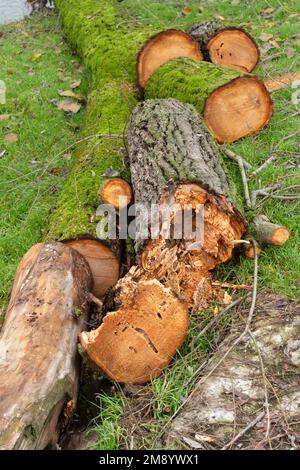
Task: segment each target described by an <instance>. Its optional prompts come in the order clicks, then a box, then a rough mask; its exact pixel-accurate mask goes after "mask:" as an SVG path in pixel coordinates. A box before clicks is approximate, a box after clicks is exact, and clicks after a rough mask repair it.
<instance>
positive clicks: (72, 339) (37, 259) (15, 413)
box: [0, 243, 92, 450]
mask: <svg viewBox="0 0 300 470" xmlns="http://www.w3.org/2000/svg"><path fill="white" fill-rule="evenodd" d="M91 286H92V276H91V272H90V269H89V267H88V265H87V263H86V262H85V260H84V258H83V257H82V256H81V255H79V254H78V253H77V252H76V251H74V250H72V249H71V248H69V247H67V246H65V245H63V244H61V243H48V244H42V243H40V244H38V245H35V246H33V247H32V248H31V249H30V250H29V252H28V253H27V254H26V255H25V256H24V258H23V260H22V262H21V264H20V266H19V268H18V271H17V275H16V278H15V282H14V285H13V288H12V293H11V298H10V302H9V305H8V308H7V312H6V316H5V321H4V324H3V327H2V331H1V335H0V383H1V400H0V449H9V450H11V449H44V448H45V447H46V446H48V445H50V444H53V445H55V444H56V442H57V437H58V432H59V429H58V426H57V424H58V420H59V416H60V413H61V411H62V409H63V407H64V406H65V405H66V403H67V401H68V400H74V406H75V404H76V400H77V388H78V375H79V362H78V359H79V358H78V356H77V336H78V333H79V332H80V331H81V330H82V327H83V325H84V322H85V320H86V318H87V310H88V301H87V296H88V292H89V291H90V289H91Z"/></svg>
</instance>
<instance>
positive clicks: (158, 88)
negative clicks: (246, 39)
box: [145, 59, 272, 143]
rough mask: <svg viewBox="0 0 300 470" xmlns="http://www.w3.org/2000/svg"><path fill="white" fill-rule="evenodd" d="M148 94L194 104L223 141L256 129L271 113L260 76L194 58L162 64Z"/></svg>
mask: <svg viewBox="0 0 300 470" xmlns="http://www.w3.org/2000/svg"><path fill="white" fill-rule="evenodd" d="M145 96H146V98H148V99H149V98H176V99H178V100H180V101H182V102H184V103H190V104H193V105H194V106H195V107H196V109H197V111H198V112H200V113H203V116H204V119H205V122H206V124H207V126H208V128H209V130H210V131H211V133H212V134H213V135H214V136H215V138H216V139H217V140H218V141H219V142H220V143H224V142H226V143H229V142H233V141H235V140H238V139H240V138H241V137H244V136H246V135H249V134H252V133H254V132H257V131H258V130H260V129H262V128H263V127H264V126H265V125H266V124H267V123H268V122H269V120H270V118H271V115H272V101H271V98H270V96H269V93H268V91H267V89H266V87H265V85H264V84H263V82H261V81H260V80H259V79H258V78H255V77H252V76H248V75H244V76H243V75H242V74H241V73H240V72H238V71H237V70H233V69H230V68H227V67H221V66H217V65H214V64H211V63H208V62H204V61H202V62H196V61H193V60H191V59H175V60H172V61H170V62H168V63H167V64H165V65H163V66H161V67H160V68H159V69H158V70H157V71H156V72H154V74H153V75H152V76H151V78H150V79H149V80H148V82H147V85H146V88H145Z"/></svg>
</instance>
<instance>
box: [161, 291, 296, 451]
mask: <svg viewBox="0 0 300 470" xmlns="http://www.w3.org/2000/svg"><path fill="white" fill-rule="evenodd" d="M247 313H248V312H247V310H246V311H245V312H244V315H243V319H244V321H246V319H247ZM244 321H242V322H241V324H240V325H237V326H236V327H234V328H233V329H232V332H231V333H230V334H229V335H228V336H227V338H226V339H225V340H224V341H223V343H222V344H221V345H220V347H219V348H218V350H217V351H216V352H215V354H214V356H213V357H212V359H211V361H210V362H209V364H208V365H207V367H206V368H205V369H204V370H203V371H202V372H201V375H202V377H201V378H200V380H199V382H198V383H197V385H196V387H195V388H194V390H193V392H192V394H191V395H190V398H188V401H187V403H186V404H185V405H184V406H183V408H182V410H181V411H180V412H179V414H178V415H177V417H176V418H175V419H174V420H173V421H172V423H171V426H170V429H169V430H168V433H167V441H168V445H174V444H175V445H176V443H177V445H179V446H180V447H182V444H185V445H186V444H188V446H190V447H194V448H202V449H220V448H223V449H228V448H233V449H239V450H241V449H247V448H248V449H256V448H257V449H270V448H273V449H276V448H280V449H283V448H291V447H292V448H293V447H294V446H295V445H296V443H294V444H293V441H292V439H294V438H293V437H292V436H299V413H300V392H299V364H300V341H299V335H300V315H299V305H298V304H297V303H296V302H292V301H291V300H290V299H288V298H286V297H281V296H279V295H272V294H268V293H264V294H261V295H260V296H259V297H258V301H257V305H256V310H255V320H254V321H253V323H252V325H251V326H250V330H251V331H250V333H251V334H247V335H246V336H244V337H243V339H242V340H241V341H240V342H239V343H238V344H237V345H236V346H235V348H234V349H233V350H230V349H231V346H232V345H233V344H234V342H235V341H236V340H237V338H238V337H239V336H240V334H241V332H243V330H244V328H245V323H244ZM228 352H229V354H228ZM222 358H224V360H222ZM218 364H219V365H218Z"/></svg>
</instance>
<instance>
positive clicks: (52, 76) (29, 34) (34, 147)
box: [0, 14, 85, 309]
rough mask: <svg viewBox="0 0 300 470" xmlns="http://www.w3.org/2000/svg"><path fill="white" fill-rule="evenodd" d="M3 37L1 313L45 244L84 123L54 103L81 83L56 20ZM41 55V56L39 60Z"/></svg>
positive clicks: (9, 29) (43, 19)
mask: <svg viewBox="0 0 300 470" xmlns="http://www.w3.org/2000/svg"><path fill="white" fill-rule="evenodd" d="M1 31H3V32H4V36H3V37H2V38H0V80H3V81H4V82H5V84H6V88H7V92H6V104H5V105H4V104H0V114H1V115H2V114H8V119H5V120H3V121H0V150H5V153H4V155H3V156H2V158H1V159H0V221H1V222H0V309H1V308H3V307H4V306H5V304H6V301H7V297H8V292H9V289H10V287H11V284H12V280H13V277H14V274H15V271H16V267H17V264H18V263H19V261H20V259H21V257H22V256H23V254H24V253H25V252H26V251H27V250H28V249H29V248H30V247H31V246H32V245H33V244H34V243H36V242H37V241H39V240H40V239H41V237H42V231H43V228H44V227H45V225H46V223H47V220H48V217H49V212H50V211H51V209H52V208H53V207H54V206H55V201H56V198H57V194H58V191H59V190H60V188H61V185H62V183H63V182H64V180H65V177H66V174H67V173H68V169H69V166H70V164H71V161H70V158H71V157H70V149H69V150H65V149H67V147H69V146H70V144H72V143H73V142H75V141H76V140H77V139H78V138H79V130H80V128H81V124H82V116H83V111H82V110H81V111H80V112H79V113H78V114H77V115H74V116H69V115H66V114H64V112H63V111H62V110H59V109H57V108H56V107H55V106H54V104H53V103H52V100H56V99H58V98H60V97H59V95H58V91H59V90H67V89H70V82H72V81H73V80H75V79H79V78H81V76H82V71H81V70H80V69H79V70H78V66H79V64H78V61H77V59H76V58H75V57H74V56H72V54H71V52H70V50H69V48H68V46H67V45H66V44H65V43H64V41H63V39H62V30H61V27H60V24H59V21H58V16H57V15H56V14H47V15H45V16H43V15H41V14H39V15H36V16H34V17H31V18H30V19H27V20H26V21H23V22H20V23H17V24H12V25H6V26H2V27H1ZM35 53H36V54H41V56H40V57H39V58H38V59H37V60H35V61H33V60H32V58H33V54H35ZM75 67H77V68H75ZM77 90H78V89H77ZM77 90H76V91H77ZM84 91H85V90H84V84H83V85H81V89H80V91H79V93H80V92H81V93H84ZM60 99H63V98H60ZM9 133H14V134H16V135H17V136H18V141H17V142H16V143H10V144H5V143H4V136H5V135H6V134H9Z"/></svg>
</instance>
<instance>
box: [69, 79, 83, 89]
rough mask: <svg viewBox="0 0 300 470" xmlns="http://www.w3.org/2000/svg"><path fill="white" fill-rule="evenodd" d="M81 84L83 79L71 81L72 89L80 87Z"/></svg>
mask: <svg viewBox="0 0 300 470" xmlns="http://www.w3.org/2000/svg"><path fill="white" fill-rule="evenodd" d="M80 84H81V80H80V79H79V80H73V81H72V82H71V83H70V88H72V90H74V88H78V87H79V86H80Z"/></svg>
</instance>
